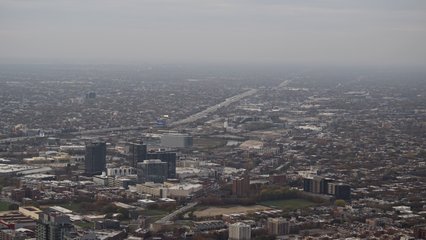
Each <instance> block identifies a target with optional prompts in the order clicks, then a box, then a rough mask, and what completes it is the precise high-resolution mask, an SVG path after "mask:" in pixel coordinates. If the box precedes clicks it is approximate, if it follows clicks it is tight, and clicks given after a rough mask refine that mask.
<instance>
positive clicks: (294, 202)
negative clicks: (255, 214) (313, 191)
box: [260, 199, 317, 210]
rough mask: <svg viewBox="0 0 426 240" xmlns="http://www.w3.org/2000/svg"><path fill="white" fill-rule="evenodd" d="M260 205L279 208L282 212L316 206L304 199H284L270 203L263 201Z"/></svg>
mask: <svg viewBox="0 0 426 240" xmlns="http://www.w3.org/2000/svg"><path fill="white" fill-rule="evenodd" d="M260 204H262V205H265V206H268V207H272V208H280V209H282V210H294V209H299V208H307V207H311V206H315V205H317V204H316V203H314V202H311V201H308V200H305V199H286V200H272V201H263V202H260Z"/></svg>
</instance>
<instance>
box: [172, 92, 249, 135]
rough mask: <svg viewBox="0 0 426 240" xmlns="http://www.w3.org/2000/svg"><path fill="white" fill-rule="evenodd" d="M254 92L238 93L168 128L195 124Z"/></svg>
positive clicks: (173, 123)
mask: <svg viewBox="0 0 426 240" xmlns="http://www.w3.org/2000/svg"><path fill="white" fill-rule="evenodd" d="M256 92H257V89H250V90H248V91H245V92H243V93H240V94H238V95H235V96H232V97H229V98H227V99H226V100H225V101H223V102H221V103H218V104H216V105H214V106H211V107H208V108H207V109H205V110H203V111H201V112H198V113H195V114H193V115H191V116H189V117H187V118H184V119H182V120H178V121H176V122H172V123H170V124H169V126H170V127H176V126H178V125H182V124H187V123H191V122H195V121H197V120H199V119H201V118H204V117H206V116H207V115H208V114H210V113H212V112H215V111H217V110H218V109H220V108H222V107H227V106H229V105H230V104H232V103H234V102H238V101H240V100H241V99H243V98H246V97H248V96H251V95H253V94H255V93H256Z"/></svg>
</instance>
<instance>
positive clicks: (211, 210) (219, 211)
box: [194, 205, 270, 218]
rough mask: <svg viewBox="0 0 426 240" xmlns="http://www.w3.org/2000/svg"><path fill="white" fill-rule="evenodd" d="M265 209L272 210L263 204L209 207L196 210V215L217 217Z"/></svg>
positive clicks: (199, 216)
mask: <svg viewBox="0 0 426 240" xmlns="http://www.w3.org/2000/svg"><path fill="white" fill-rule="evenodd" d="M263 210H270V208H269V207H265V206H261V205H252V206H227V207H208V208H206V209H203V210H199V211H195V212H194V215H195V216H196V217H197V218H203V217H216V216H220V215H223V214H233V213H251V212H257V211H263Z"/></svg>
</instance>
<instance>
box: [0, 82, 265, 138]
mask: <svg viewBox="0 0 426 240" xmlns="http://www.w3.org/2000/svg"><path fill="white" fill-rule="evenodd" d="M256 92H257V89H250V90H248V91H245V92H243V93H240V94H238V95H235V96H232V97H229V98H227V99H225V101H223V102H221V103H218V104H216V105H213V106H211V107H208V108H207V109H205V110H203V111H201V112H198V113H195V114H193V115H191V116H189V117H187V118H184V119H182V120H178V121H175V122H172V123H170V124H169V126H170V127H176V126H179V125H183V124H188V123H191V122H195V121H197V120H199V119H201V118H204V117H206V116H207V115H208V114H210V113H213V112H215V111H217V110H219V109H220V108H223V107H227V106H229V105H230V104H232V103H235V102H238V101H240V100H241V99H243V98H246V97H248V96H251V95H253V94H255V93H256ZM147 128H148V127H147V126H130V127H115V128H101V129H94V130H85V131H78V132H71V133H69V134H71V135H84V134H99V133H107V132H119V131H129V130H140V129H147ZM44 137H54V135H45V136H44ZM37 138H43V137H41V136H26V137H14V138H5V139H0V144H2V143H11V142H19V141H26V140H31V139H37Z"/></svg>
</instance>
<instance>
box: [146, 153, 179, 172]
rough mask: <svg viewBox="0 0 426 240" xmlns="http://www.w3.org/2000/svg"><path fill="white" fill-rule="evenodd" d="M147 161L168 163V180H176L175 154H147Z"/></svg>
mask: <svg viewBox="0 0 426 240" xmlns="http://www.w3.org/2000/svg"><path fill="white" fill-rule="evenodd" d="M147 159H160V160H161V161H162V162H165V163H167V178H176V159H177V155H176V153H175V152H161V151H159V152H153V153H148V154H147Z"/></svg>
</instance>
